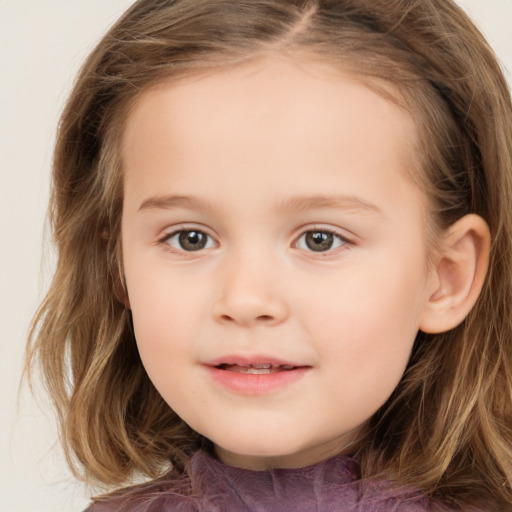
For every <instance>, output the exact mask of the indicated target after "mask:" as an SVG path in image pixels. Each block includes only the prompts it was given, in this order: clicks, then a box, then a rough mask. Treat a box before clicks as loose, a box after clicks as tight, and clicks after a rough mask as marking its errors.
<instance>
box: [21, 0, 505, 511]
mask: <svg viewBox="0 0 512 512" xmlns="http://www.w3.org/2000/svg"><path fill="white" fill-rule="evenodd" d="M511 205H512V107H511V102H510V95H509V92H508V89H507V85H506V83H505V80H504V78H503V76H502V74H501V72H500V69H499V66H498V64H497V62H496V59H495V57H494V56H493V54H492V52H491V50H490V49H489V47H488V45H487V44H486V42H485V41H484V40H483V38H482V36H481V35H480V33H479V32H478V31H477V30H476V29H475V27H474V26H473V24H472V23H471V22H470V21H469V20H468V18H467V17H466V16H465V14H464V13H463V12H462V11H461V9H460V8H458V7H457V6H456V5H455V4H454V3H453V2H452V1H451V0H421V1H410V0H371V1H370V0H139V1H137V2H136V3H135V4H134V5H133V7H132V8H131V9H130V10H129V11H128V12H127V13H126V14H125V15H124V16H123V17H122V18H121V19H120V20H119V21H118V23H117V24H116V25H115V26H114V27H113V28H112V29H111V30H110V32H109V33H108V34H107V35H106V36H105V37H104V38H103V40H102V41H101V42H100V43H99V45H98V46H97V48H96V49H95V50H94V51H93V53H92V54H91V56H90V57H89V59H88V60H87V62H86V63H85V65H84V67H83V69H82V72H81V74H80V76H79V78H78V81H77V83H76V85H75V88H74V91H73V93H72V95H71V98H70V99H69V102H68V104H67V107H66V109H65V111H64V113H63V116H62V120H61V124H60V128H59V136H58V141H57V147H56V151H55V159H54V174H53V195H52V202H51V209H50V215H51V222H52V227H53V232H54V236H55V242H56V245H57V247H58V251H59V260H58V265H57V270H56V274H55V278H54V281H53V284H52V286H51V289H50V291H49V293H48V296H47V298H46V300H45V302H44V303H43V305H42V307H41V309H40V311H39V313H38V315H37V317H36V319H35V322H34V329H33V335H32V337H31V342H30V344H29V348H28V364H29V365H32V364H34V363H35V362H36V361H39V362H40V363H41V365H42V368H43V371H44V376H45V379H46V383H47V385H48V387H49V390H50V393H51V395H52V397H53V398H54V401H55V404H56V406H57V411H58V414H59V418H60V423H61V429H62V431H61V434H62V439H63V443H64V447H65V449H66V450H67V454H68V459H69V462H70V464H71V465H72V467H73V468H75V471H76V473H77V475H79V476H81V477H82V478H84V479H86V480H88V481H93V482H96V483H98V482H100V483H103V484H106V485H109V486H123V485H124V486H126V485H127V484H128V483H129V482H130V481H133V480H131V479H132V478H133V477H134V476H136V475H139V476H141V475H142V476H146V477H148V476H149V477H151V478H156V480H153V481H151V482H147V483H144V484H141V485H138V486H132V487H129V488H124V489H122V490H118V491H116V492H114V493H111V494H110V495H109V496H106V497H102V498H98V499H96V500H95V502H94V504H92V505H91V506H90V508H89V509H88V510H89V511H91V512H104V511H114V510H115V511H138V512H149V511H156V510H159V511H160V510H162V511H166V510H169V511H171V510H172V511H175V510H184V511H192V510H203V511H239V510H240V511H241V510H261V511H263V510H265V511H266V510H274V511H292V510H293V511H313V510H319V511H320V510H321V511H324V510H332V511H349V510H350V511H356V510H358V511H370V512H371V511H388V510H390V511H408V512H414V511H424V510H488V511H505V510H512V505H511V504H512V420H511V418H512V416H511V413H512V211H511Z"/></svg>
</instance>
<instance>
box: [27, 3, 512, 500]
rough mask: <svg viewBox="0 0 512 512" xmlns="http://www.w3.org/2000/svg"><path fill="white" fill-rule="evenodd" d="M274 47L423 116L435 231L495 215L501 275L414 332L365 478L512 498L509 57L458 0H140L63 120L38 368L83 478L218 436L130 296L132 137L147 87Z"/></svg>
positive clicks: (422, 151)
mask: <svg viewBox="0 0 512 512" xmlns="http://www.w3.org/2000/svg"><path fill="white" fill-rule="evenodd" d="M265 52H279V53H281V52H289V53H290V54H292V55H293V54H297V55H300V53H301V52H307V53H308V54H309V55H313V56H316V58H318V59H323V60H325V61H327V62H329V63H331V64H332V65H333V66H335V67H339V68H341V69H343V70H347V71H349V72H351V73H355V74H356V75H357V76H359V77H361V78H362V79H363V80H364V81H365V83H367V84H368V85H369V86H371V87H376V88H378V89H379V90H381V92H382V94H385V93H386V91H389V90H390V89H391V90H393V91H395V93H393V94H392V96H393V98H392V100H393V101H397V102H399V103H400V104H401V105H402V106H403V108H406V109H407V110H408V111H409V112H410V113H411V114H412V116H413V118H414V119H415V121H416V124H417V128H418V133H419V137H418V147H417V148H416V150H417V152H418V154H419V155H420V158H421V169H420V170H418V171H417V172H415V173H414V178H415V179H416V181H417V183H418V186H421V187H422V188H423V189H424V190H425V193H426V194H427V196H428V197H429V199H430V204H431V224H432V227H433V229H432V231H433V232H439V231H442V230H443V229H446V228H447V227H448V226H450V225H451V224H452V223H453V222H454V221H456V220H457V219H459V218H461V217H462V216H464V215H466V214H468V213H476V214H478V215H480V216H481V217H483V218H484V219H485V220H486V222H487V223H488V225H489V227H490V230H491V236H492V248H491V254H490V270H489V272H488V275H487V278H486V281H485V284H484V287H483V290H482V292H481V295H480V297H479V299H478V301H477V303H476V305H475V307H474V308H473V310H472V311H471V313H470V314H469V316H468V317H467V318H466V319H465V321H464V322H463V323H462V324H461V325H459V326H458V327H457V328H455V329H453V330H451V331H449V332H446V333H443V334H436V335H425V334H423V333H419V334H418V336H417V339H416V342H415V345H414V349H413V353H412V357H411V360H410V362H409V365H408V367H407V370H406V372H405V375H404V376H403V378H402V380H401V382H400V384H399V385H398V387H397V388H396V390H395V391H394V393H393V395H392V396H391V397H390V398H389V400H388V401H387V403H386V404H385V405H384V406H383V407H382V408H381V409H380V410H379V411H377V413H376V414H375V415H374V416H373V417H372V418H371V420H370V422H369V424H368V426H367V428H366V430H365V431H364V432H363V436H364V442H363V443H362V445H361V448H360V450H359V453H358V456H359V458H360V460H361V473H362V475H363V477H372V476H377V477H385V478H386V479H388V480H389V481H391V482H396V483H399V484H402V485H403V484H405V485H411V486H414V487H417V488H420V489H422V490H423V491H424V492H425V493H427V494H428V495H430V496H432V497H437V498H439V499H441V500H444V501H445V502H446V503H447V504H449V505H450V506H452V507H454V508H457V507H464V506H467V505H468V504H474V503H477V502H480V500H481V501H483V502H485V503H486V504H487V506H489V505H491V508H492V509H493V510H508V509H509V508H510V504H511V503H512V106H511V101H510V93H509V90H508V87H507V84H506V81H505V79H504V77H503V74H502V72H501V70H500V67H499V64H498V63H497V60H496V58H495V56H494V54H493V52H492V50H491V49H490V47H489V46H488V44H487V43H486V41H485V40H484V38H483V37H482V35H481V34H480V33H479V32H478V30H477V29H476V28H475V26H474V25H473V23H472V22H471V21H470V20H469V19H468V17H467V16H466V15H465V14H464V12H463V11H462V10H461V9H460V8H459V7H457V5H456V4H455V3H454V2H453V1H452V0H139V1H137V2H135V3H134V4H133V6H132V7H131V8H130V9H129V10H128V11H127V12H126V13H125V14H124V15H123V16H122V18H121V19H120V20H119V21H118V22H117V23H116V24H115V25H114V26H113V27H112V28H111V29H110V30H109V32H108V33H107V34H106V35H105V36H104V37H103V39H102V40H101V41H100V42H99V44H98V45H97V47H96V48H95V49H94V51H93V52H92V53H91V55H90V56H89V58H88V59H87V60H86V62H85V64H84V65H83V67H82V70H81V72H80V74H79V76H78V79H77V81H76V83H75V86H74V89H73V91H72V94H71V96H70V98H69V100H68V102H67V105H66V107H65V109H64V111H63V114H62V117H61V120H60V125H59V128H58V136H57V143H56V148H55V154H54V161H53V183H52V195H51V203H50V209H49V218H50V223H51V229H52V233H53V237H54V242H55V245H56V247H57V250H58V263H57V268H56V272H55V276H54V279H53V282H52V284H51V287H50V289H49V291H48V294H47V296H46V298H45V300H44V302H43V303H42V305H41V307H40V309H39V311H38V313H37V314H36V316H35V318H34V321H33V325H32V331H31V336H30V339H29V343H28V348H27V369H28V371H29V372H30V369H31V368H32V369H33V367H34V366H35V365H37V364H39V365H40V367H41V368H42V374H43V377H44V382H45V383H46V386H47V388H48V390H49V393H50V395H51V397H52V398H53V400H54V403H55V406H56V409H57V412H58V417H59V420H60V428H61V437H62V441H63V445H64V448H65V450H66V454H67V456H68V461H69V463H70V465H71V466H72V468H74V470H75V472H76V474H77V475H78V476H80V477H82V478H84V479H87V480H89V481H99V482H103V483H104V484H108V485H120V484H124V483H126V482H127V481H128V480H129V478H130V477H131V476H132V475H133V474H134V473H138V474H142V475H146V476H150V477H155V476H156V475H159V474H161V472H162V471H164V470H167V469H168V468H169V464H170V465H171V466H172V471H176V472H180V471H181V470H182V469H183V467H184V465H185V463H186V461H187V460H188V458H189V457H190V455H191V453H193V452H194V451H195V450H197V449H198V448H199V447H200V446H201V445H203V444H204V443H205V440H203V439H202V438H201V437H200V436H199V435H198V434H197V433H195V432H194V431H192V430H191V429H190V428H189V427H188V426H187V425H186V424H185V423H184V422H183V421H182V420H181V419H180V418H179V417H178V416H177V415H176V414H175V413H174V412H173V411H172V410H171V409H170V408H169V407H168V406H167V404H166V403H165V402H164V401H163V399H162V398H161V397H160V395H159V394H158V392H157V391H156V390H155V388H154V387H153V385H152V384H151V382H150V380H149V378H148V377H147V375H146V373H145V371H144V368H143V366H142V363H141V360H140V358H139V355H138V352H137V348H136V343H135V339H134V335H133V331H132V328H131V325H130V316H129V311H127V308H126V307H125V300H124V291H123V273H122V258H121V243H120V218H121V211H122V202H123V197H122V192H123V173H122V166H121V163H120V139H121V136H122V133H123V125H124V122H125V120H126V117H127V115H128V113H129V112H130V108H131V107H132V106H133V104H134V102H135V101H136V100H137V98H138V97H139V95H140V94H141V92H143V91H145V90H147V89H148V88H149V87H151V86H153V85H155V84H157V83H158V82H160V81H162V80H167V81H169V80H173V79H181V78H183V77H184V76H185V77H186V76H187V75H188V74H193V73H197V72H199V71H200V72H203V71H211V72H215V69H216V68H217V69H218V66H226V65H236V64H237V63H240V62H244V61H247V60H248V59H251V58H254V57H256V56H258V55H261V54H262V53H265Z"/></svg>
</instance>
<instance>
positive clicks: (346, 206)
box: [139, 195, 383, 215]
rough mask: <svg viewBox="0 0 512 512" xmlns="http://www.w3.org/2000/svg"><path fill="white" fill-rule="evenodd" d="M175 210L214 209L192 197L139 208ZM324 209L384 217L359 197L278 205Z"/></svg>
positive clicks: (170, 197)
mask: <svg viewBox="0 0 512 512" xmlns="http://www.w3.org/2000/svg"><path fill="white" fill-rule="evenodd" d="M174 208H189V209H203V210H208V209H212V206H211V204H210V203H209V202H207V201H205V200H203V199H199V198H195V197H191V196H180V195H177V196H173V195H163V196H153V197H149V198H148V199H145V200H144V201H143V202H142V204H141V205H140V207H139V211H144V210H159V209H162V210H172V209H174ZM322 208H336V209H340V210H346V211H354V212H363V213H372V214H378V215H383V213H382V210H381V209H380V208H379V207H378V206H376V205H375V204H373V203H370V202H368V201H366V200H364V199H362V198H360V197H358V196H351V195H334V196H324V195H319V196H298V197H290V198H288V199H285V200H284V201H281V202H280V203H279V204H278V210H280V211H293V212H297V213H299V212H305V211H309V210H317V209H322Z"/></svg>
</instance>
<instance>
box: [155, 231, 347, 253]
mask: <svg viewBox="0 0 512 512" xmlns="http://www.w3.org/2000/svg"><path fill="white" fill-rule="evenodd" d="M192 233H196V234H198V235H200V236H199V238H201V237H206V242H205V245H204V246H202V247H199V248H198V249H192V250H187V249H185V248H183V245H182V242H183V240H180V237H181V236H183V235H186V234H188V235H189V236H190V234H192ZM308 235H321V236H322V237H323V241H325V240H326V237H327V238H329V237H330V240H329V241H331V242H332V245H335V246H334V247H329V248H327V249H326V250H319V251H315V250H314V249H312V248H311V247H308V246H307V242H306V241H305V240H304V242H303V243H301V240H303V239H305V238H306V237H307V236H308ZM176 237H177V245H180V246H181V247H175V246H173V245H172V244H171V243H170V241H171V240H172V239H173V238H176ZM317 238H318V237H317ZM310 241H311V240H310ZM212 242H213V244H212ZM158 243H159V244H161V245H164V246H165V250H168V251H170V252H173V253H176V254H193V253H194V252H201V251H203V250H204V249H211V248H212V247H214V246H217V245H218V243H217V242H215V241H214V240H213V237H212V236H211V235H209V234H208V233H206V232H205V231H203V230H201V229H194V228H192V227H180V228H179V229H176V230H174V231H171V232H170V233H167V234H166V235H165V236H163V237H162V238H161V239H160V240H158ZM315 243H318V245H320V244H321V243H322V241H321V240H319V242H315ZM300 245H302V247H301V246H300ZM349 245H353V242H352V241H351V240H350V239H348V238H347V237H345V236H343V235H341V234H340V233H338V232H336V231H335V230H332V229H326V228H312V229H308V230H306V231H303V232H302V233H301V234H300V236H299V237H298V238H296V240H295V242H294V243H293V246H294V247H296V248H298V249H301V250H304V251H306V252H310V253H312V254H317V255H318V256H319V257H326V256H327V255H331V254H333V253H334V254H336V253H338V252H339V251H340V250H346V249H347V247H346V246H349Z"/></svg>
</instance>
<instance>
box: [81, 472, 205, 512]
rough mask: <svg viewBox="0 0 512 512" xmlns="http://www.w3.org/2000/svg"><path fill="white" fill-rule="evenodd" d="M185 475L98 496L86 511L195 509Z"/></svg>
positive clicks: (190, 511)
mask: <svg viewBox="0 0 512 512" xmlns="http://www.w3.org/2000/svg"><path fill="white" fill-rule="evenodd" d="M194 502H195V500H194V498H193V497H192V496H191V495H190V487H189V485H188V482H187V479H186V478H180V477H176V478H171V479H165V480H155V481H152V482H148V483H146V484H142V485H139V486H135V487H129V488H126V489H121V490H119V491H117V492H115V493H113V494H111V495H105V496H99V497H97V498H95V499H94V500H93V503H91V504H90V505H89V507H88V508H87V509H86V510H84V512H166V511H172V512H194V511H196V510H198V509H197V507H196V506H195V503H194Z"/></svg>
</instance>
